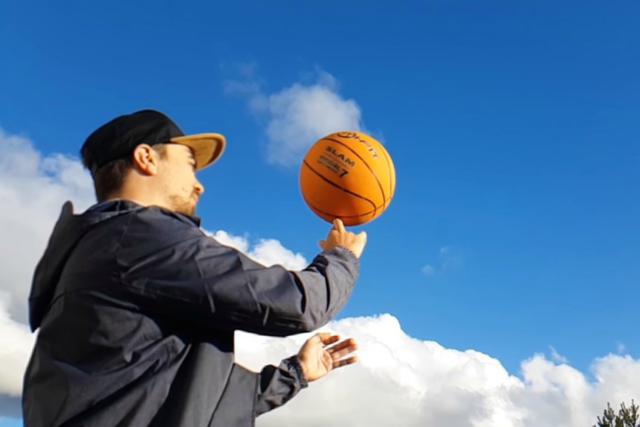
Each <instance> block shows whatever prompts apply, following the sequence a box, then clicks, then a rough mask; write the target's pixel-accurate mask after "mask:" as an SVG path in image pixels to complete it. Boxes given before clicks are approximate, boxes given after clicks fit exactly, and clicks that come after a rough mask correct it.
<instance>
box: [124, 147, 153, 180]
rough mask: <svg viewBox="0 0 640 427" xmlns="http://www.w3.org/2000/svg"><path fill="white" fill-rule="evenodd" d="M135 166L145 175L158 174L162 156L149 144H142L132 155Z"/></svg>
mask: <svg viewBox="0 0 640 427" xmlns="http://www.w3.org/2000/svg"><path fill="white" fill-rule="evenodd" d="M131 161H132V162H133V166H134V167H135V168H136V169H137V170H138V171H139V172H140V173H142V174H143V175H149V176H152V175H156V174H157V173H158V163H159V161H160V158H159V156H158V153H157V152H156V151H155V150H154V149H153V148H151V146H150V145H148V144H140V145H138V146H137V147H136V148H135V150H133V154H132V155H131Z"/></svg>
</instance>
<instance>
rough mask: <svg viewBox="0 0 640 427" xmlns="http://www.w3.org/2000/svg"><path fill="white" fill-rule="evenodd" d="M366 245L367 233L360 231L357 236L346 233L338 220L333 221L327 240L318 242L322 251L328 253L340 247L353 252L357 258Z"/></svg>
mask: <svg viewBox="0 0 640 427" xmlns="http://www.w3.org/2000/svg"><path fill="white" fill-rule="evenodd" d="M366 244H367V233H366V232H365V231H361V232H360V233H358V234H354V233H352V232H350V231H347V230H346V229H345V228H344V224H343V223H342V220H340V219H334V220H333V227H332V228H331V230H330V231H329V234H328V235H327V239H326V240H321V241H320V247H321V248H322V250H324V251H330V250H331V249H333V248H335V247H336V246H342V247H343V248H347V249H349V250H350V251H351V252H353V254H354V255H355V256H356V257H357V258H360V256H361V255H362V251H364V247H365V245H366Z"/></svg>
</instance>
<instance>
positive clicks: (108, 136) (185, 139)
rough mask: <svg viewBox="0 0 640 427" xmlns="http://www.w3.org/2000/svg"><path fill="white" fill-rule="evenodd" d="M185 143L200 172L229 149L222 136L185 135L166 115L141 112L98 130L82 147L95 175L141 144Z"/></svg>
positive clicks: (114, 121)
mask: <svg viewBox="0 0 640 427" xmlns="http://www.w3.org/2000/svg"><path fill="white" fill-rule="evenodd" d="M171 143H172V144H181V145H186V146H187V147H189V148H191V149H192V150H193V155H194V157H195V160H196V170H200V169H202V168H204V167H207V166H209V165H211V164H212V163H213V162H215V161H216V160H218V159H219V158H220V156H221V155H222V153H223V151H224V148H225V146H226V140H225V138H224V136H222V135H220V134H218V133H199V134H194V135H185V134H184V133H183V132H182V131H181V130H180V128H179V127H178V126H177V125H176V124H175V123H174V122H173V121H172V120H171V119H170V118H169V117H167V116H166V115H165V114H163V113H161V112H159V111H155V110H141V111H137V112H135V113H132V114H126V115H124V116H120V117H116V118H115V119H113V120H111V121H110V122H108V123H106V124H104V125H102V126H100V127H99V128H98V129H96V130H95V131H94V132H93V133H92V134H91V135H89V137H88V138H87V140H86V141H85V142H84V144H83V145H82V149H81V150H80V152H81V154H82V161H83V163H84V165H85V167H87V169H89V170H90V171H91V173H92V174H95V173H96V172H97V171H98V170H99V169H100V168H101V167H103V166H104V165H106V164H107V163H109V162H112V161H114V160H117V159H121V158H125V157H127V156H130V155H131V153H133V150H134V149H135V148H136V147H137V146H138V145H140V144H149V145H155V144H171Z"/></svg>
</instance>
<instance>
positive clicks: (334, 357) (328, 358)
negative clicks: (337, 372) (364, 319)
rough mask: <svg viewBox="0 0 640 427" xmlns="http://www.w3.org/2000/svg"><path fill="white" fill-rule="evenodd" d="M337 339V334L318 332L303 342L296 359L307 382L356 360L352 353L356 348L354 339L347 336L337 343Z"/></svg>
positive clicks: (338, 338) (338, 337)
mask: <svg viewBox="0 0 640 427" xmlns="http://www.w3.org/2000/svg"><path fill="white" fill-rule="evenodd" d="M339 340H340V336H338V335H332V334H329V333H319V334H316V335H314V336H313V337H311V338H309V339H308V340H307V341H306V342H305V343H304V345H303V346H302V348H301V349H300V352H299V353H298V360H299V361H300V366H302V372H303V373H304V377H305V378H306V380H307V381H308V382H311V381H315V380H317V379H319V378H322V377H324V376H325V375H327V374H328V373H329V372H330V371H331V370H332V369H336V368H340V367H341V366H346V365H351V364H353V363H356V362H357V361H358V358H357V356H355V355H352V353H353V352H354V351H356V349H357V348H358V346H357V344H356V342H355V340H354V339H353V338H349V339H346V340H344V341H342V342H339V343H337V342H338V341H339ZM335 343H337V344H335ZM332 344H334V345H332Z"/></svg>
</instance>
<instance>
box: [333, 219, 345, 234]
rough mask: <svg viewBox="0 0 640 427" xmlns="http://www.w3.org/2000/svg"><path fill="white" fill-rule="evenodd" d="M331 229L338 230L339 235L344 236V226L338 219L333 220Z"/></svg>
mask: <svg viewBox="0 0 640 427" xmlns="http://www.w3.org/2000/svg"><path fill="white" fill-rule="evenodd" d="M333 228H335V229H336V230H338V232H339V233H340V234H344V233H345V232H346V230H345V229H344V224H343V223H342V220H341V219H340V218H336V219H334V220H333Z"/></svg>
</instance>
